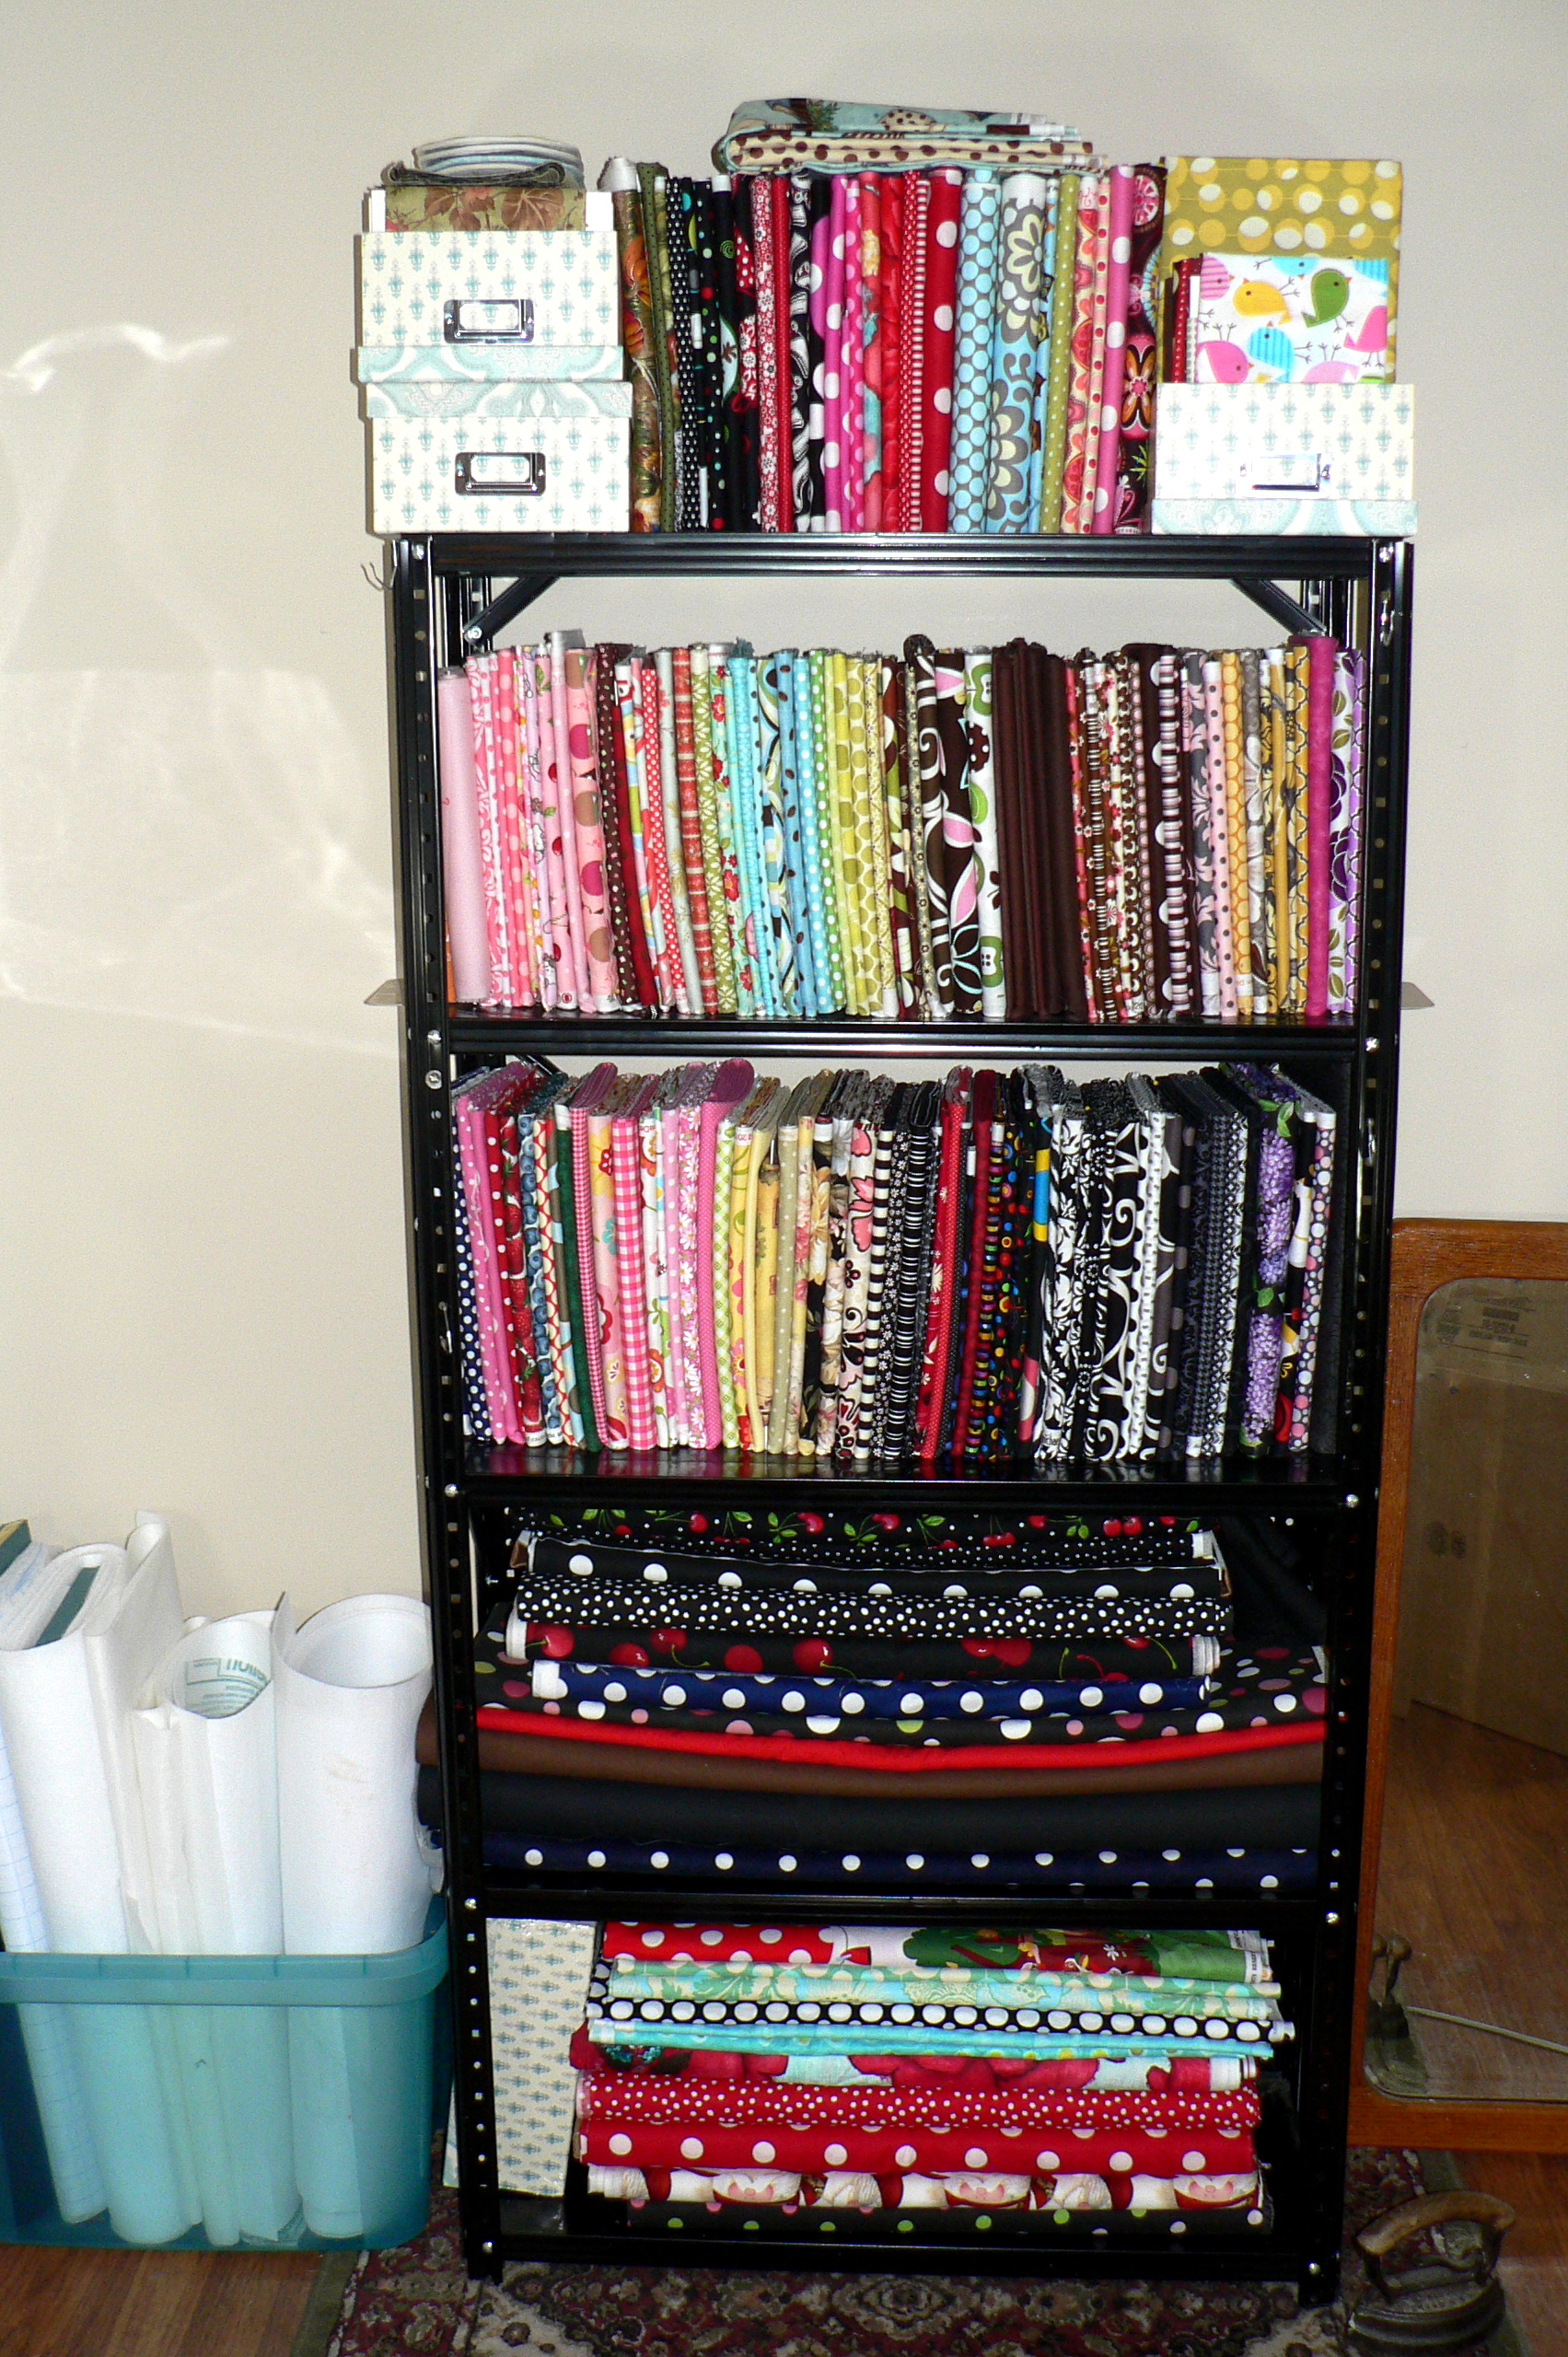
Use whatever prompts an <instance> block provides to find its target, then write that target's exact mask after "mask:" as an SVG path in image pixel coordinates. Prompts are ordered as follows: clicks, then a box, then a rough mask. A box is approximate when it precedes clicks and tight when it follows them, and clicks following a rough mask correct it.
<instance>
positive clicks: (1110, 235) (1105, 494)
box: [1089, 164, 1132, 538]
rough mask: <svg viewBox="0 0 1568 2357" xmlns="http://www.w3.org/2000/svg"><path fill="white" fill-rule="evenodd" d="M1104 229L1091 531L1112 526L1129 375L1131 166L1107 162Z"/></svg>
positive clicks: (1104, 531) (1100, 532) (1103, 532)
mask: <svg viewBox="0 0 1568 2357" xmlns="http://www.w3.org/2000/svg"><path fill="white" fill-rule="evenodd" d="M1109 209H1110V218H1109V226H1108V229H1107V261H1106V297H1105V374H1104V377H1103V378H1102V379H1101V385H1100V408H1099V459H1098V464H1097V466H1096V469H1095V504H1094V514H1093V517H1092V519H1091V521H1090V524H1089V530H1090V531H1091V533H1096V534H1098V535H1099V536H1101V537H1102V538H1103V537H1104V536H1105V535H1106V534H1107V533H1109V532H1113V531H1114V530H1115V528H1116V464H1117V459H1118V458H1119V456H1120V454H1121V391H1122V387H1123V384H1124V383H1125V381H1126V375H1127V302H1128V288H1129V272H1128V263H1129V261H1131V259H1132V166H1131V164H1112V166H1111V168H1110V208H1109Z"/></svg>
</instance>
